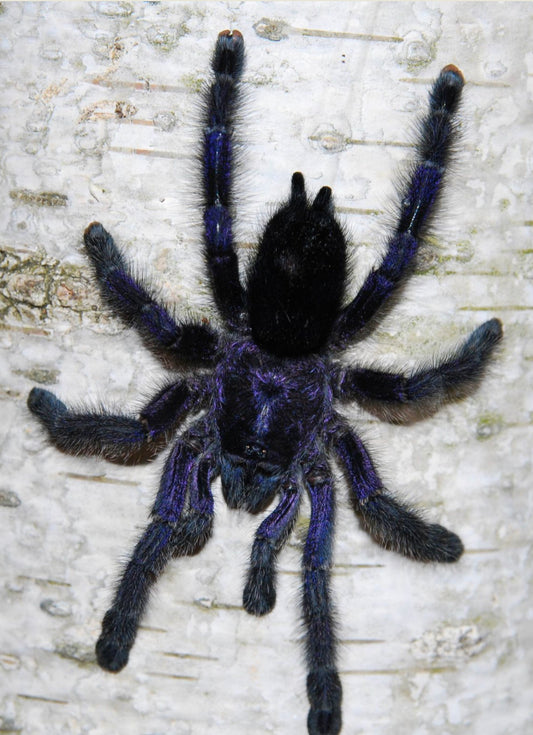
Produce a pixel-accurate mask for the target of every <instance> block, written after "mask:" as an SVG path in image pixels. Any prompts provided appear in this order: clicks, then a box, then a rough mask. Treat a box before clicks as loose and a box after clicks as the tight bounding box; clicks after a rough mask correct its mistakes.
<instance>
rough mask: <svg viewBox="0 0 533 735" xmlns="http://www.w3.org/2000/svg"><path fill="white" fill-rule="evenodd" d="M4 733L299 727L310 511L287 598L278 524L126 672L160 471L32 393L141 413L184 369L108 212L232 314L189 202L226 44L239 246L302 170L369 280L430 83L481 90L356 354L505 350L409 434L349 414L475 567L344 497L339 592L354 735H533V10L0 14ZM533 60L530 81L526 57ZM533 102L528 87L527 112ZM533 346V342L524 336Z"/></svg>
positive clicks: (122, 7)
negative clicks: (131, 307)
mask: <svg viewBox="0 0 533 735" xmlns="http://www.w3.org/2000/svg"><path fill="white" fill-rule="evenodd" d="M0 11H1V13H2V14H1V15H0V64H1V79H2V81H3V84H2V94H1V99H0V108H1V109H0V116H1V117H0V121H1V126H2V133H1V136H2V138H1V139H2V153H1V157H0V186H1V189H2V202H3V206H2V209H1V211H0V232H1V235H0V238H1V247H2V258H3V259H2V268H3V270H2V273H1V276H0V278H1V288H2V291H1V295H0V307H1V311H2V317H3V329H2V331H1V332H0V336H1V343H2V344H1V347H2V360H1V362H0V370H1V381H2V382H1V398H2V412H1V415H2V420H1V422H0V432H1V446H0V461H1V466H2V478H1V482H0V489H1V495H0V498H1V503H2V507H1V508H0V511H1V513H0V523H1V524H2V530H1V534H2V545H1V553H2V577H3V579H2V594H1V596H0V616H1V617H0V672H1V673H0V676H1V682H2V683H1V684H0V723H1V726H0V730H1V731H2V732H11V731H17V732H18V731H20V732H23V733H25V735H34V734H35V735H37V734H40V733H46V734H47V735H48V734H49V733H54V735H56V734H57V735H59V734H63V733H69V735H70V734H71V733H72V734H75V735H77V734H78V733H84V734H87V735H89V734H90V735H104V734H107V733H114V734H116V735H123V734H124V735H125V734H126V733H128V735H131V734H134V735H135V734H136V733H139V734H141V733H142V734H143V735H148V734H150V735H155V733H163V732H165V733H169V732H170V733H174V734H176V735H220V734H221V733H231V735H250V733H258V732H261V733H263V732H265V733H276V735H285V734H287V735H288V734H289V733H291V734H292V733H305V719H306V713H307V701H306V695H305V673H304V666H303V656H302V651H301V648H300V646H299V643H298V639H299V638H300V629H299V621H298V612H297V609H298V591H299V576H298V575H299V568H300V556H301V547H302V542H303V538H304V532H305V518H303V519H302V520H301V522H300V524H299V525H298V528H297V529H296V533H295V535H294V538H293V540H292V542H291V544H290V545H289V547H288V548H287V549H286V550H285V552H284V553H283V554H282V556H281V563H280V565H281V574H280V584H279V591H278V605H277V607H276V609H275V610H274V612H273V613H272V614H271V615H269V616H268V617H267V618H264V619H259V620H256V619H253V618H251V617H249V616H247V615H246V614H245V613H244V612H243V610H242V608H241V594H242V583H243V574H244V569H245V565H246V561H247V557H248V551H249V548H250V545H251V539H252V536H253V531H254V529H255V527H256V525H257V524H258V519H253V518H250V517H248V516H246V515H244V514H238V513H234V512H233V513H231V512H229V511H227V510H226V508H225V506H224V504H223V501H222V500H221V496H220V491H219V487H218V485H217V486H216V487H215V490H216V504H217V524H216V532H215V535H214V538H213V539H212V541H211V542H210V543H209V545H208V546H207V547H206V549H205V550H204V551H203V552H202V553H201V555H199V556H196V557H194V558H190V559H186V560H179V561H176V562H174V563H172V564H171V565H170V567H169V569H168V571H167V572H166V573H165V575H164V576H163V578H162V579H161V580H160V582H159V584H158V586H157V590H156V593H155V595H154V598H153V600H152V604H151V606H150V610H149V613H148V616H147V618H146V620H145V624H144V626H143V629H142V631H141V632H140V634H139V637H138V639H137V643H136V645H135V647H134V650H133V653H132V656H131V659H130V664H129V666H128V667H127V668H126V669H125V670H124V671H123V672H122V673H121V674H120V675H118V676H112V675H110V674H106V673H104V672H103V671H101V670H100V669H99V668H98V667H97V666H96V664H95V662H94V654H93V646H94V641H95V640H96V638H97V635H98V631H99V626H100V621H101V617H102V615H103V613H104V611H105V609H106V606H107V604H108V602H109V599H110V595H111V590H112V586H113V583H114V580H115V579H116V575H117V570H118V568H119V560H121V559H122V558H124V557H125V556H126V555H127V553H128V550H129V549H130V547H131V545H132V543H133V540H134V538H135V537H136V536H137V535H138V533H139V529H140V528H141V527H142V526H143V525H144V524H145V521H146V517H147V511H148V509H149V507H150V504H151V499H152V495H153V492H154V489H155V487H156V486H157V476H158V472H159V470H160V468H161V460H158V461H157V462H155V463H154V464H152V465H150V466H148V467H121V466H118V465H110V464H106V463H105V462H103V461H100V460H98V459H80V458H73V457H68V456H66V455H62V454H60V453H59V452H58V451H56V450H55V449H53V448H52V447H50V446H48V445H47V443H46V441H45V439H44V436H43V432H42V431H41V430H40V428H39V426H38V425H37V423H36V422H35V420H33V419H32V418H31V417H30V415H29V412H28V411H27V409H26V405H25V400H26V395H27V393H28V391H29V390H30V388H31V387H32V385H35V384H39V385H43V386H45V387H50V388H51V389H52V390H54V391H56V392H57V393H58V395H59V396H61V397H62V398H63V399H65V400H66V401H68V402H71V403H72V402H74V403H75V402H76V401H79V402H89V403H93V404H95V403H98V402H99V401H100V400H105V401H106V402H107V403H110V404H112V405H114V406H117V407H122V408H132V407H135V406H138V405H139V404H140V400H142V397H143V396H146V395H148V394H149V393H150V390H151V389H152V388H153V386H154V385H156V384H157V381H158V379H159V378H160V376H161V370H160V368H159V366H158V364H157V363H156V362H155V360H154V359H153V358H152V357H151V356H150V355H148V354H147V353H146V351H145V350H144V349H143V348H142V346H141V344H140V341H139V339H138V338H137V337H136V335H135V334H134V333H133V332H132V331H127V330H124V329H123V328H122V326H121V325H120V324H119V323H118V321H116V320H115V319H114V318H112V317H111V316H110V314H109V313H108V311H106V310H105V309H104V308H103V307H102V306H101V303H100V300H99V297H98V295H97V292H96V289H95V288H94V286H93V285H92V284H91V282H90V279H89V276H88V266H87V262H86V259H85V257H84V254H83V250H82V247H81V235H82V233H83V230H84V228H85V226H86V225H87V224H88V223H89V222H91V221H92V220H95V219H96V220H99V221H102V222H103V223H104V224H105V226H106V227H107V228H108V229H109V230H110V231H111V232H112V233H113V235H114V236H115V238H116V240H117V241H118V242H119V243H120V244H121V245H122V247H123V248H124V249H125V250H126V251H127V252H128V254H129V255H130V256H131V257H132V258H134V259H135V261H136V262H137V263H140V264H142V265H143V266H144V268H145V270H146V271H147V272H149V273H150V274H152V275H153V278H154V282H156V283H157V284H158V285H159V286H160V288H161V290H162V292H164V293H165V294H166V295H167V296H168V297H169V298H170V299H174V300H175V301H176V303H177V304H178V306H179V308H180V309H183V310H186V309H187V308H191V309H192V310H193V311H194V312H195V313H202V314H204V315H206V316H207V317H208V318H210V319H216V314H215V313H214V309H213V306H212V302H211V299H210V295H209V292H208V288H207V283H206V278H205V274H204V271H203V267H202V262H201V255H200V248H199V215H198V211H197V210H196V209H195V208H194V202H195V195H194V192H193V193H192V194H191V189H193V188H194V187H193V186H191V182H195V181H196V179H195V145H196V138H197V133H198V128H197V126H196V127H195V123H196V121H197V120H198V100H199V88H200V86H201V83H202V82H203V80H205V79H206V77H207V74H208V64H209V58H210V53H211V49H212V46H213V43H214V40H215V38H216V35H217V33H218V32H219V31H220V30H222V29H224V28H235V27H236V28H239V29H240V30H241V32H242V33H243V35H244V37H245V41H246V44H247V50H248V64H247V70H246V74H245V80H246V86H247V89H248V90H249V91H248V94H247V100H246V113H245V114H244V115H243V123H242V126H241V139H242V141H243V143H244V144H245V146H244V150H243V155H242V163H241V174H240V175H241V179H240V182H239V187H238V188H239V192H240V198H239V231H238V240H239V252H240V254H241V256H242V262H243V264H244V262H245V260H246V257H247V256H248V255H249V254H250V252H251V248H252V246H253V243H254V242H255V241H256V239H257V233H258V231H259V230H260V227H261V224H262V223H263V222H264V221H265V218H266V213H268V212H269V211H271V210H272V208H273V206H274V205H275V203H276V202H278V201H279V200H280V199H282V198H283V197H284V196H285V195H286V193H287V191H288V188H289V181H290V175H291V173H292V172H293V171H296V170H301V171H302V172H303V173H304V175H305V176H306V178H307V184H308V188H309V189H310V190H311V191H313V190H316V189H318V188H319V187H320V186H322V185H326V184H327V185H331V186H332V188H333V190H334V195H335V201H336V204H337V208H338V210H339V212H340V215H341V217H342V218H343V221H344V222H345V224H346V228H347V231H348V232H349V239H350V244H351V247H352V248H353V252H354V256H353V263H354V274H353V286H352V289H353V291H355V289H356V286H357V284H359V283H360V282H361V280H362V278H363V276H364V274H365V273H366V271H367V270H368V268H369V267H370V266H371V264H372V262H373V261H374V260H375V258H376V255H377V253H378V252H379V247H380V244H381V243H382V242H383V240H384V236H385V233H386V231H387V230H386V224H387V221H388V220H390V217H388V216H386V215H384V210H389V211H390V209H391V205H390V202H391V200H392V199H393V187H392V184H391V183H390V182H392V181H393V180H394V172H395V170H396V169H397V167H398V165H399V164H401V162H402V161H403V160H405V158H406V157H407V156H408V154H409V152H410V148H409V143H410V141H412V135H411V136H410V135H409V129H411V130H412V126H413V122H414V120H415V119H416V116H417V114H419V113H420V112H421V111H423V110H424V108H425V104H426V94H427V88H428V84H429V83H430V80H431V79H433V78H434V77H435V76H436V75H437V73H438V71H439V70H440V68H441V67H442V66H444V65H445V64H447V63H455V64H457V65H458V66H459V67H460V68H461V69H462V71H463V72H464V75H465V77H466V80H467V85H466V88H465V92H464V105H463V107H462V115H463V120H464V134H463V137H462V139H461V141H460V144H459V146H458V149H459V152H458V156H457V164H456V166H455V171H454V173H453V175H451V176H450V177H449V180H448V191H447V193H446V195H445V197H444V199H445V201H444V206H443V207H442V209H441V217H440V218H439V220H438V224H437V226H436V227H435V231H434V237H433V238H432V243H431V247H429V248H428V249H427V251H426V253H427V255H424V257H423V260H422V264H421V265H420V267H419V269H418V273H417V275H416V277H415V278H413V280H412V282H411V283H410V284H409V287H408V289H407V291H406V298H405V299H404V301H403V302H402V304H401V305H400V306H399V308H397V309H396V310H395V311H394V313H393V314H391V315H390V317H388V319H387V320H386V322H384V324H383V326H382V327H381V328H380V330H379V332H378V333H377V334H376V337H375V339H373V340H372V343H371V344H369V345H368V346H365V348H364V349H362V348H359V349H358V353H356V352H355V351H354V357H355V356H356V354H363V355H364V357H366V358H370V357H371V356H375V358H376V362H377V364H380V365H391V364H393V365H397V366H402V365H405V364H411V363H412V364H415V363H416V361H417V360H419V359H422V358H424V357H427V356H429V355H431V354H433V353H435V352H438V351H439V350H440V351H442V350H444V349H446V347H448V346H452V345H453V344H455V343H456V342H457V340H459V339H460V338H462V337H464V336H465V335H466V334H467V333H468V332H469V331H470V330H471V329H473V328H474V327H475V326H476V325H478V324H480V323H481V322H482V321H483V320H484V319H486V318H489V317H491V316H493V315H494V316H499V317H500V318H501V319H502V321H503V322H504V327H505V341H504V346H503V349H502V350H501V353H500V355H499V357H498V359H497V360H496V361H495V363H494V368H493V369H492V371H491V374H490V375H489V376H488V377H487V378H486V380H485V381H484V383H483V386H482V387H481V389H480V390H479V391H478V392H477V393H476V394H475V395H474V396H473V397H472V398H470V399H468V400H467V401H464V402H461V403H457V404H454V405H451V406H447V407H445V408H443V409H442V410H441V411H440V412H439V413H438V414H436V415H435V416H434V417H432V418H430V419H427V420H425V421H422V422H420V423H417V424H414V425H412V426H399V427H398V426H390V425H386V424H380V423H378V422H377V421H376V420H374V419H373V418H372V417H370V416H369V415H367V414H363V413H362V412H361V413H360V412H357V411H355V410H354V411H352V412H350V416H351V418H352V419H353V422H354V425H356V426H357V427H358V428H359V429H360V430H361V432H362V434H363V435H364V436H365V437H366V438H367V439H368V441H369V446H370V448H371V450H373V453H374V456H375V458H376V461H377V463H378V465H379V466H380V468H381V472H382V474H383V475H384V477H385V478H386V480H387V484H388V487H389V488H390V489H391V490H393V491H398V493H401V494H404V495H407V496H408V497H409V498H410V499H412V500H413V501H414V502H415V503H416V504H417V505H418V504H419V505H420V506H422V507H425V508H427V509H428V511H427V513H428V516H429V517H431V518H432V519H435V520H439V521H441V522H442V523H444V524H445V525H447V526H449V527H450V528H452V529H453V530H455V531H457V532H458V533H459V534H460V535H461V537H462V538H463V541H464V543H465V546H466V549H467V551H466V554H465V555H464V558H463V559H462V560H461V561H460V563H458V564H457V565H452V566H444V567H442V566H423V565H418V564H416V563H413V562H409V561H407V560H405V559H403V558H401V557H398V556H395V555H393V554H390V553H387V552H385V551H383V550H382V549H381V548H379V547H377V546H375V545H374V544H373V543H372V542H371V540H370V539H369V538H368V537H367V536H365V534H364V533H363V532H362V531H361V530H360V529H359V527H358V524H357V522H356V520H355V519H354V517H353V514H352V512H351V509H350V507H349V504H348V503H347V501H346V492H345V491H344V490H343V491H340V492H339V499H340V500H339V510H338V524H337V545H336V553H335V562H336V567H335V574H334V585H335V594H336V598H337V607H338V613H339V621H340V626H339V633H340V638H341V640H342V651H341V666H340V668H341V675H342V681H343V687H344V706H343V710H344V723H345V725H344V730H343V732H345V733H350V734H351V733H357V734H361V735H363V734H364V735H368V734H369V733H372V735H437V734H438V735H448V734H450V735H451V734H452V733H453V734H454V735H455V734H458V733H469V735H503V733H505V734H506V735H523V734H524V733H526V732H531V731H533V719H532V716H531V686H532V680H531V670H532V668H531V665H532V653H531V652H532V650H533V640H532V638H533V635H532V625H531V616H532V607H531V597H530V594H531V592H530V590H531V580H532V568H533V564H532V561H533V559H532V547H531V540H530V539H531V532H530V528H531V520H532V519H531V515H532V508H531V501H530V500H529V497H528V493H529V490H530V482H531V446H532V440H531V435H532V429H531V415H532V411H533V394H532V391H531V384H532V377H531V364H532V363H531V360H532V359H533V352H532V342H531V333H532V320H531V309H532V306H533V292H532V287H531V276H532V273H533V268H532V264H531V224H532V223H531V210H529V213H528V210H527V208H526V203H528V204H529V205H531V200H532V196H531V195H532V189H531V181H532V170H531V169H532V162H533V155H532V147H531V138H532V135H531V130H532V127H531V123H532V120H531V91H530V90H529V93H528V90H527V89H526V80H527V74H528V70H529V73H530V74H531V66H532V65H533V54H532V53H531V48H530V45H529V41H530V38H531V31H532V27H531V26H532V23H531V5H530V4H528V3H494V4H493V3H452V2H449V3H403V2H398V3H353V2H319V3H317V2H290V3H284V2H265V3H257V2H246V3H243V2H229V3H224V2H220V3H218V2H217V3H215V2H212V3H181V2H175V3H130V2H101V3H98V2H94V3H70V2H69V3H2V4H1V5H0ZM528 65H529V66H528ZM528 95H529V96H528ZM528 339H529V341H528Z"/></svg>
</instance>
